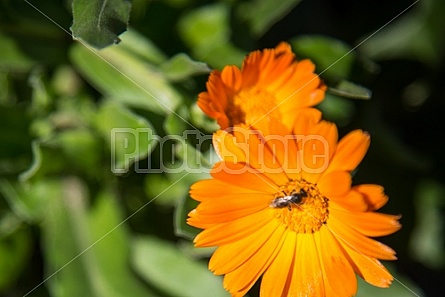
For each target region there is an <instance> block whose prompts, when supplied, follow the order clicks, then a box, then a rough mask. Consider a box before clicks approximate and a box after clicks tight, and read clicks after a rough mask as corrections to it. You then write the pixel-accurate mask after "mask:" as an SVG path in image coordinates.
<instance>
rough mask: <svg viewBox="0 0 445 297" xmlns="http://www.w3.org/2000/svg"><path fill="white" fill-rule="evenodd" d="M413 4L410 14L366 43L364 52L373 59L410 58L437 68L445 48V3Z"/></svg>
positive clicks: (383, 29) (386, 27) (436, 1)
mask: <svg viewBox="0 0 445 297" xmlns="http://www.w3.org/2000/svg"><path fill="white" fill-rule="evenodd" d="M413 4H414V5H413V7H412V9H411V10H410V11H408V12H407V13H406V14H404V15H401V16H400V17H398V18H397V19H395V20H394V22H391V23H390V24H388V26H385V27H383V28H382V30H379V31H378V32H376V34H375V35H373V36H372V39H371V40H369V42H365V43H363V44H362V45H361V46H360V51H362V52H363V53H365V54H366V55H367V56H369V57H371V58H373V59H395V58H409V59H417V60H419V61H423V62H425V63H429V64H431V65H437V61H438V59H440V56H441V54H442V53H443V51H444V47H445V46H444V44H445V43H444V42H445V35H444V34H443V22H442V17H443V12H444V11H445V2H444V1H442V0H424V1H417V2H415V3H413ZM368 36H369V35H368ZM366 37H367V36H366Z"/></svg>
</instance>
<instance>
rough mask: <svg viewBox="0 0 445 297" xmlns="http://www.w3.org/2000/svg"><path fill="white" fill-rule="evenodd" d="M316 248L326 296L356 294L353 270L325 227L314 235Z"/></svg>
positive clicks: (355, 280) (339, 296) (340, 296)
mask: <svg viewBox="0 0 445 297" xmlns="http://www.w3.org/2000/svg"><path fill="white" fill-rule="evenodd" d="M314 238H315V240H316V244H317V247H318V254H319V257H320V262H321V267H322V270H323V275H324V276H325V277H324V278H323V279H324V284H325V289H326V296H338V297H342V296H353V295H355V294H356V293H357V279H356V277H355V273H354V270H353V269H352V267H351V264H349V262H348V259H347V258H346V257H345V254H344V252H343V251H342V249H341V248H340V246H339V243H338V241H337V240H335V238H334V237H333V235H332V233H331V232H330V231H329V230H328V229H327V228H325V227H322V228H321V229H320V231H319V232H316V233H314Z"/></svg>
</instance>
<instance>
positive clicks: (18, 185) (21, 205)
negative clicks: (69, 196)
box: [0, 179, 59, 224]
mask: <svg viewBox="0 0 445 297" xmlns="http://www.w3.org/2000/svg"><path fill="white" fill-rule="evenodd" d="M0 193H2V194H3V196H4V197H5V199H6V201H7V202H8V204H9V207H10V208H11V209H12V210H13V211H14V214H15V215H16V216H17V217H18V218H20V219H21V221H24V222H26V223H28V224H31V223H35V222H38V221H40V220H42V218H44V216H45V214H46V205H47V203H48V201H49V199H50V197H52V196H54V195H59V193H58V192H57V190H56V189H55V188H54V187H53V186H52V184H51V183H48V182H46V180H45V179H38V180H37V181H35V182H27V183H23V182H14V183H12V182H9V181H7V180H1V182H0Z"/></svg>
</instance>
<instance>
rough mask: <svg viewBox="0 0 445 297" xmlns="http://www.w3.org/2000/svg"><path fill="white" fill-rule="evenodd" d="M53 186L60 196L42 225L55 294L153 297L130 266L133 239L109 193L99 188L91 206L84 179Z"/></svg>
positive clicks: (49, 206)
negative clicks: (130, 249) (90, 206)
mask: <svg viewBox="0 0 445 297" xmlns="http://www.w3.org/2000/svg"><path fill="white" fill-rule="evenodd" d="M53 187H55V188H57V190H58V191H59V195H57V196H52V197H50V200H51V201H50V203H49V205H48V207H47V216H46V218H45V219H46V220H45V222H44V223H43V224H42V228H43V251H44V256H45V258H44V259H45V261H46V267H47V275H52V274H53V273H54V275H53V276H52V277H51V278H49V280H48V282H47V284H48V287H49V289H50V291H51V293H52V296H55V297H63V296H67V297H68V296H91V297H95V296H97V297H99V296H100V297H102V296H103V297H108V296H122V297H123V296H154V295H153V293H152V292H150V291H148V290H147V289H146V288H145V287H144V286H143V285H142V284H141V283H139V282H138V281H137V279H136V277H135V276H134V275H133V274H132V272H131V271H130V270H129V268H128V265H127V264H128V258H127V257H128V252H129V247H128V245H127V244H128V242H129V241H128V238H127V235H126V230H125V228H124V226H119V224H120V223H121V222H122V220H121V218H120V215H119V211H118V210H117V206H116V204H115V202H114V198H113V196H112V195H111V194H110V192H109V191H105V192H100V194H99V195H98V197H97V199H96V204H95V205H94V207H93V208H92V209H91V210H90V211H89V210H88V190H87V189H86V187H85V185H84V184H83V183H82V182H81V181H80V180H79V179H77V178H74V177H70V178H65V179H63V180H62V181H61V183H58V182H54V183H53ZM118 226H119V228H117V227H118ZM62 268H63V269H62Z"/></svg>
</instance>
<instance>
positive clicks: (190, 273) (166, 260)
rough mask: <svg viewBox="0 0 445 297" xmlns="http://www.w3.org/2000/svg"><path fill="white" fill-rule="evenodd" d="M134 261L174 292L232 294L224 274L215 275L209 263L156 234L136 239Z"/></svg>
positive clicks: (152, 280)
mask: <svg viewBox="0 0 445 297" xmlns="http://www.w3.org/2000/svg"><path fill="white" fill-rule="evenodd" d="M132 246H133V248H134V253H133V257H132V263H133V266H134V267H135V269H136V271H137V272H138V273H139V274H140V275H141V276H142V277H143V278H144V279H145V280H147V281H148V282H150V283H152V284H154V285H155V286H157V287H158V288H159V289H161V290H163V291H164V292H166V293H169V294H170V295H172V296H181V297H196V296H209V294H210V295H211V296H212V297H219V296H221V297H222V296H230V295H229V293H228V292H226V291H224V289H223V286H222V281H221V278H220V277H217V276H213V275H212V273H211V272H210V271H209V270H208V269H207V267H206V266H207V265H205V264H204V263H199V262H196V261H193V260H191V259H190V258H188V257H186V256H185V255H184V254H183V253H182V252H181V251H180V250H179V249H178V248H176V247H175V246H174V245H172V244H169V243H167V242H164V241H161V240H160V239H156V238H153V237H148V236H145V237H141V238H138V239H136V240H134V241H133V243H132Z"/></svg>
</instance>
